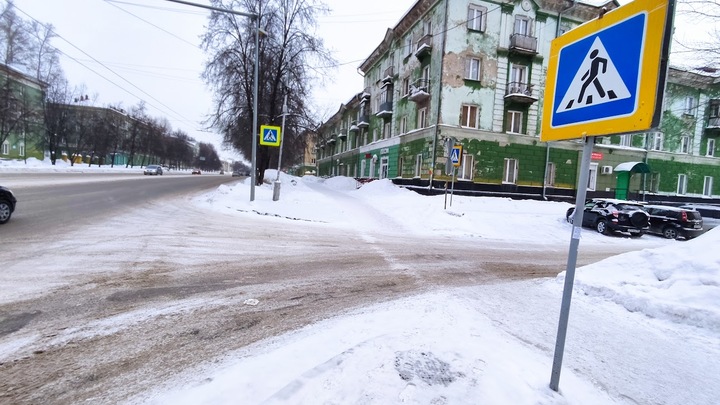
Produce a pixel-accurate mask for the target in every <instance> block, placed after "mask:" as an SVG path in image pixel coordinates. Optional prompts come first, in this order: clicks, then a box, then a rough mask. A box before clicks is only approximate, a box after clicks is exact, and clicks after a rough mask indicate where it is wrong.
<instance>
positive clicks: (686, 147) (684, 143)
mask: <svg viewBox="0 0 720 405" xmlns="http://www.w3.org/2000/svg"><path fill="white" fill-rule="evenodd" d="M680 153H690V137H689V136H683V137H682V138H680Z"/></svg>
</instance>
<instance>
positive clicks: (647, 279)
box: [558, 228, 720, 333]
mask: <svg viewBox="0 0 720 405" xmlns="http://www.w3.org/2000/svg"><path fill="white" fill-rule="evenodd" d="M718 245H720V228H715V229H712V230H710V231H708V232H706V233H705V234H704V235H703V236H702V237H700V238H696V239H693V240H690V241H687V242H684V243H678V244H675V245H673V246H668V247H664V248H657V249H646V250H642V251H639V252H630V253H625V254H622V255H619V256H615V257H611V258H609V259H606V260H603V261H601V262H598V263H594V264H591V265H589V266H585V267H583V268H582V270H581V271H579V272H578V273H577V276H576V279H575V288H576V289H577V290H578V291H580V292H581V293H583V294H586V295H590V296H597V297H602V298H603V299H606V300H610V301H612V302H615V303H617V304H619V305H622V306H623V307H625V308H626V309H628V310H629V311H633V312H641V313H643V314H645V315H647V316H649V317H652V318H661V319H666V320H670V321H673V322H678V323H684V324H688V325H692V326H697V327H700V328H705V329H709V330H711V331H713V332H715V333H720V255H718V254H716V253H714V252H716V251H717V248H716V246H718ZM564 276H565V273H564V272H563V273H561V274H560V275H559V276H558V280H559V281H562V280H563V279H564Z"/></svg>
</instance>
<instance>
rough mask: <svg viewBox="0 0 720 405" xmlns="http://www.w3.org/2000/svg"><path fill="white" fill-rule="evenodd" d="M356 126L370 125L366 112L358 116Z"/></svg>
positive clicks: (364, 126) (365, 126)
mask: <svg viewBox="0 0 720 405" xmlns="http://www.w3.org/2000/svg"><path fill="white" fill-rule="evenodd" d="M357 126H358V128H367V127H369V126H370V117H369V116H368V115H367V114H364V115H361V116H360V117H358V123H357Z"/></svg>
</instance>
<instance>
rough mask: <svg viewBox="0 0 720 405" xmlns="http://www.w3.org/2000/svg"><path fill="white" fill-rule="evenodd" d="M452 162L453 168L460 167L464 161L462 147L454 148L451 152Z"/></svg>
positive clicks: (456, 146)
mask: <svg viewBox="0 0 720 405" xmlns="http://www.w3.org/2000/svg"><path fill="white" fill-rule="evenodd" d="M450 161H452V164H453V166H455V167H459V166H460V162H461V161H462V145H455V146H453V148H452V151H451V152H450Z"/></svg>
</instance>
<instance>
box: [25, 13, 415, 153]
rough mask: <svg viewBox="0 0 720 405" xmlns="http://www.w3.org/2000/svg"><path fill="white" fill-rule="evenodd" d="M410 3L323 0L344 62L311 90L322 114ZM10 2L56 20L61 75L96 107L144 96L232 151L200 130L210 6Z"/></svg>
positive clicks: (327, 27) (181, 124)
mask: <svg viewBox="0 0 720 405" xmlns="http://www.w3.org/2000/svg"><path fill="white" fill-rule="evenodd" d="M191 1H192V2H194V3H200V4H209V1H208V0H191ZM413 3H414V0H392V2H389V1H383V0H364V1H362V2H359V1H352V0H340V1H337V0H336V1H327V4H328V5H329V6H330V7H331V8H332V10H333V11H332V14H331V15H328V16H323V17H322V18H321V19H320V23H319V27H318V32H317V34H318V36H319V37H321V38H323V39H324V40H325V42H326V46H327V48H328V49H330V50H332V51H334V55H335V58H336V59H337V61H338V62H339V63H340V64H341V66H339V67H338V68H337V69H336V70H334V71H329V72H328V75H327V76H328V78H329V79H334V82H330V83H327V84H326V86H324V87H323V88H317V91H316V93H315V97H314V100H313V101H314V102H315V104H316V105H317V106H318V111H320V112H321V113H322V114H324V116H325V117H327V116H328V115H329V114H331V113H334V112H336V111H337V109H338V107H339V106H340V103H342V102H345V101H347V99H349V98H350V97H351V96H352V95H353V94H355V93H357V92H359V91H361V90H362V88H363V79H362V77H361V76H360V75H359V74H358V73H357V71H356V69H357V67H358V65H359V64H360V63H361V61H362V60H364V59H365V58H366V57H367V56H368V55H369V54H370V53H371V52H372V50H373V49H374V48H375V46H377V45H378V43H379V42H380V41H381V40H382V38H383V36H384V35H385V31H386V29H387V28H389V27H391V26H393V25H394V24H395V23H396V22H397V21H398V20H399V19H400V17H402V15H403V14H404V13H405V12H406V11H407V10H408V9H409V8H410V6H411V5H412V4H413ZM15 5H16V6H17V7H18V9H19V10H21V11H20V12H18V14H19V15H20V16H22V17H23V18H24V19H29V18H30V17H32V18H33V19H36V20H38V21H40V22H43V23H51V24H53V26H54V27H55V31H56V32H57V34H58V35H59V38H56V39H55V40H54V45H55V46H56V47H57V48H59V49H60V50H61V51H62V52H63V54H64V55H63V58H62V67H63V69H64V71H65V74H66V77H67V78H68V80H69V81H70V83H71V84H72V85H77V86H80V85H85V86H86V88H87V90H86V91H85V92H83V94H88V95H89V96H90V99H91V100H90V102H89V103H93V99H94V98H95V96H97V98H96V100H95V101H94V104H95V105H100V106H105V105H108V104H118V103H122V105H123V106H124V107H125V108H126V109H128V108H129V107H131V106H134V105H137V103H138V102H139V100H144V101H145V102H146V103H147V106H148V112H149V114H150V115H152V116H155V117H166V118H168V119H169V120H170V122H171V124H172V126H173V128H174V129H182V130H183V131H185V132H187V133H188V134H190V135H191V136H192V137H194V138H196V139H197V140H198V141H203V142H212V143H215V144H216V146H217V147H218V152H219V153H220V154H221V156H222V157H227V158H232V157H235V156H236V155H234V154H233V153H230V152H228V151H222V150H221V149H220V140H221V137H220V135H217V134H214V133H210V132H206V131H203V125H202V121H203V120H204V119H205V117H206V116H207V114H208V113H209V112H210V111H211V110H212V95H211V94H210V92H209V91H207V89H206V87H205V85H204V83H203V82H202V80H201V79H200V73H201V72H202V69H203V63H204V61H205V55H204V54H203V52H202V51H201V50H200V49H199V44H200V39H199V37H200V36H201V35H202V33H203V32H204V27H205V25H206V22H207V17H208V15H209V11H208V10H204V9H201V8H194V7H190V6H186V5H182V4H177V3H172V2H169V1H166V0H113V1H110V0H62V1H58V0H15ZM240 18H241V17H240ZM78 95H80V94H78Z"/></svg>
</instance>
